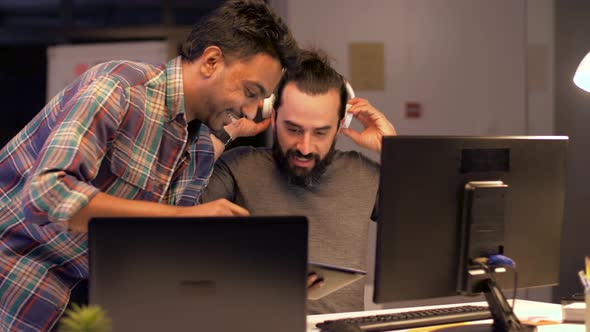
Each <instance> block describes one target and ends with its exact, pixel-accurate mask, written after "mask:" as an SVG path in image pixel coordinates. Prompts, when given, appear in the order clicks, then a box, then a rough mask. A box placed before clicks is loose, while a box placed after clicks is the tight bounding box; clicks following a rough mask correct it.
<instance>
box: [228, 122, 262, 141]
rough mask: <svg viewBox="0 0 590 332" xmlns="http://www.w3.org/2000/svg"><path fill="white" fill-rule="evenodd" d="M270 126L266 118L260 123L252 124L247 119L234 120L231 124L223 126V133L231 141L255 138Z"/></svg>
mask: <svg viewBox="0 0 590 332" xmlns="http://www.w3.org/2000/svg"><path fill="white" fill-rule="evenodd" d="M269 125H270V118H266V119H264V120H262V121H261V122H258V123H256V122H254V121H252V120H248V119H247V118H245V117H244V118H240V119H237V120H234V121H233V122H232V123H230V124H228V125H227V126H225V127H224V128H225V131H227V132H228V134H230V136H231V137H232V139H236V138H238V137H248V136H255V135H258V134H259V133H261V132H263V131H265V130H266V128H268V126H269Z"/></svg>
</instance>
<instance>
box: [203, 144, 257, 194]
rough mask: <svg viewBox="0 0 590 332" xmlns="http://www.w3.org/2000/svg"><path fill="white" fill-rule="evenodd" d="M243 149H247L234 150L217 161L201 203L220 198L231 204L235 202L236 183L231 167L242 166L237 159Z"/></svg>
mask: <svg viewBox="0 0 590 332" xmlns="http://www.w3.org/2000/svg"><path fill="white" fill-rule="evenodd" d="M242 149H247V148H245V147H240V148H236V149H232V150H230V151H228V152H226V153H224V154H223V156H222V157H221V158H219V159H218V160H217V162H216V163H215V167H214V168H213V174H212V175H211V177H210V178H209V183H208V184H207V187H206V188H205V189H204V190H203V193H202V194H201V201H202V202H203V203H206V202H211V201H213V200H216V199H220V198H224V199H227V200H228V201H230V202H233V201H234V200H235V190H236V182H235V178H234V174H233V172H232V169H231V168H230V166H229V165H230V164H237V165H239V164H240V162H239V161H238V160H236V158H238V157H239V155H240V151H242Z"/></svg>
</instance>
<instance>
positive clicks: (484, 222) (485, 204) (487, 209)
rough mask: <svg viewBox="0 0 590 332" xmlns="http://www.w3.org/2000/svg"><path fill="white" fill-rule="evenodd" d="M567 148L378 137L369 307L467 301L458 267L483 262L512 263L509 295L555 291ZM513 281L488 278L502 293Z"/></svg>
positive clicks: (546, 141)
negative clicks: (494, 258)
mask: <svg viewBox="0 0 590 332" xmlns="http://www.w3.org/2000/svg"><path fill="white" fill-rule="evenodd" d="M567 141H568V138H567V137H562V136H559V137H558V136H543V137H540V136H538V137H537V136H535V137H532V136H510V137H508V136H504V137H441V136H439V137H417V136H396V137H385V138H384V139H383V148H382V155H381V180H380V181H381V182H380V194H379V200H378V218H377V222H378V224H377V250H376V264H375V292H374V301H375V302H376V303H385V302H393V301H403V300H418V299H426V298H429V299H430V298H436V297H445V296H451V295H457V294H467V293H469V292H468V291H469V290H470V289H467V291H466V289H461V287H462V286H465V284H464V283H462V279H465V278H467V277H466V266H468V265H469V264H470V263H471V262H470V260H471V259H473V258H474V257H473V256H485V255H492V254H503V255H504V256H506V257H509V258H510V259H512V260H513V261H514V262H515V264H516V268H515V271H516V272H517V276H518V281H517V285H516V286H517V288H523V287H536V286H548V285H556V284H557V283H558V276H559V255H560V253H559V252H560V240H561V228H562V221H563V206H564V190H565V166H566V146H567ZM478 183H485V184H488V185H490V184H491V185H490V188H491V189H490V188H488V187H486V186H483V187H478V188H479V189H478V190H480V191H479V192H478V191H475V192H474V191H473V190H472V189H473V185H474V184H475V185H476V187H477V184H478ZM470 188H471V189H470ZM474 193H475V194H474ZM480 194H483V195H480ZM513 273H514V270H511V269H509V270H508V272H505V273H497V274H495V275H496V277H497V281H498V283H499V284H500V286H501V287H502V288H513V287H514V278H513V276H514V274H513ZM463 281H464V280H463Z"/></svg>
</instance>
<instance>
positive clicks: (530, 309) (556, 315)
mask: <svg viewBox="0 0 590 332" xmlns="http://www.w3.org/2000/svg"><path fill="white" fill-rule="evenodd" d="M510 303H512V301H510ZM466 304H473V305H487V303H486V302H473V303H461V304H449V305H434V306H426V307H414V308H398V309H385V310H371V311H357V312H347V313H337V314H325V315H310V316H307V332H318V331H319V329H318V328H316V327H315V325H316V324H317V323H319V322H323V321H325V320H327V319H340V318H346V317H359V316H370V315H379V314H387V313H393V312H402V311H410V310H422V309H430V308H443V307H448V306H455V305H466ZM514 311H515V313H516V315H517V316H518V318H519V319H521V320H524V319H535V318H545V319H547V320H554V321H561V305H559V304H555V303H543V302H534V301H526V300H516V308H515V310H514ZM480 322H491V320H488V321H480ZM403 331H408V330H403ZM537 331H538V332H558V331H559V332H585V331H586V330H585V328H584V325H583V324H556V325H544V326H539V327H538V328H537Z"/></svg>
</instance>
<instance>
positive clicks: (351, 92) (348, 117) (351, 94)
mask: <svg viewBox="0 0 590 332" xmlns="http://www.w3.org/2000/svg"><path fill="white" fill-rule="evenodd" d="M344 86H345V87H346V95H347V96H348V98H347V100H350V99H352V98H354V90H353V89H352V86H351V85H350V83H348V81H344ZM349 109H350V105H349V104H346V108H345V113H346V114H345V115H344V124H342V128H348V127H349V126H350V123H351V122H352V114H350V113H348V110H349Z"/></svg>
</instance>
